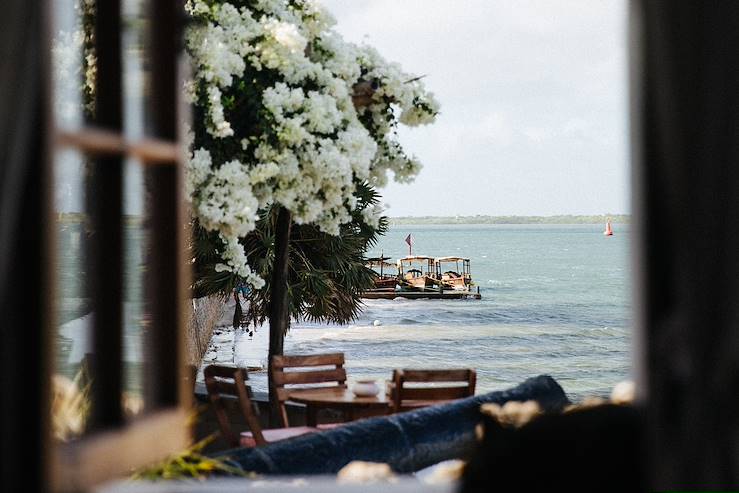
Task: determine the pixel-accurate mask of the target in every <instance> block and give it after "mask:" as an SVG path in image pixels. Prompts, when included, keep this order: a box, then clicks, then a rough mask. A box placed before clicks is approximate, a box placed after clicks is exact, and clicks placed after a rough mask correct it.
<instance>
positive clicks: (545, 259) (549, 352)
mask: <svg viewBox="0 0 739 493" xmlns="http://www.w3.org/2000/svg"><path fill="white" fill-rule="evenodd" d="M409 234H410V235H412V237H413V254H414V255H428V256H434V257H438V256H461V257H467V258H469V259H470V262H471V272H472V279H473V281H474V282H475V284H476V287H475V289H476V288H477V287H479V289H480V294H481V296H482V299H481V300H443V301H442V300H423V299H422V300H406V299H402V298H396V299H392V300H365V301H364V305H363V308H362V311H361V313H360V314H359V317H358V318H357V320H355V321H354V322H352V323H350V324H347V325H331V324H322V323H308V322H305V321H300V320H294V321H293V322H292V324H291V329H290V332H289V333H288V334H287V337H286V339H285V352H286V353H289V354H311V353H328V352H343V353H344V354H345V357H346V369H347V373H348V376H349V380H350V383H351V382H352V381H355V380H360V379H375V380H378V381H379V382H382V381H383V380H387V379H389V378H390V375H391V374H392V371H393V369H395V368H460V367H462V368H474V369H475V370H476V371H477V392H478V393H480V392H487V391H491V390H501V389H505V388H509V387H511V386H514V385H516V384H518V383H520V382H522V381H523V380H525V379H527V378H529V377H533V376H536V375H542V374H545V375H551V376H552V377H554V378H555V379H556V380H557V381H558V382H559V383H560V385H562V387H563V388H564V390H565V392H566V393H567V394H568V396H569V397H570V399H572V400H573V401H578V400H581V399H583V398H585V397H588V396H601V397H607V396H608V395H609V394H610V391H611V389H612V388H613V386H614V385H615V384H616V383H618V382H620V381H622V380H625V379H629V378H630V375H631V356H630V353H631V306H630V291H631V289H630V286H631V279H630V272H629V265H630V262H629V238H630V232H629V227H628V225H621V224H616V225H614V235H613V236H609V237H606V236H604V235H603V225H602V224H578V225H551V224H532V225H508V224H506V225H499V224H494V225H487V224H486V225H482V224H481V225H462V224H423V225H421V224H418V225H413V224H403V225H396V226H391V228H390V230H389V231H388V232H387V234H386V235H385V236H383V237H382V238H381V239H380V241H379V242H378V244H377V245H376V246H375V248H373V249H372V250H371V251H370V252H369V254H368V256H380V255H381V254H382V255H384V256H387V257H391V258H392V259H393V261H394V260H396V259H397V258H399V257H402V256H405V255H408V253H409V247H408V245H407V244H406V242H405V238H406V237H407V236H408V235H409ZM84 235H85V232H84V230H83V229H82V228H81V226H79V225H76V226H75V225H66V226H64V228H63V231H61V232H60V241H59V242H58V243H59V249H60V250H59V252H60V262H59V266H58V270H59V275H58V278H59V279H60V283H61V286H60V289H59V294H60V297H59V298H60V299H59V303H58V307H59V313H58V318H59V322H60V327H59V331H58V333H57V337H56V339H55V342H56V352H57V368H58V371H60V372H61V373H66V374H68V375H70V376H71V375H73V372H74V369H75V368H76V366H75V365H76V364H77V363H78V361H79V359H80V358H81V357H82V355H84V353H85V352H87V351H89V338H87V337H86V334H87V331H88V327H89V320H90V317H91V315H90V313H89V309H88V308H87V307H86V300H85V299H84V298H82V297H81V296H82V295H81V294H80V293H81V292H82V291H83V288H82V284H83V282H82V280H81V279H80V272H82V270H83V266H82V264H81V260H80V253H79V251H78V250H79V245H80V243H81V240H80V236H82V237H83V239H84ZM126 237H127V246H128V248H127V252H128V254H127V269H126V272H127V278H126V290H125V299H124V300H123V302H124V322H125V325H126V328H125V333H124V349H125V357H126V360H127V363H126V379H127V382H126V386H127V388H128V389H129V390H132V391H137V390H138V389H140V387H141V380H142V379H143V378H145V376H144V375H143V374H142V371H143V366H142V365H141V354H142V353H143V348H142V328H141V326H142V324H141V323H140V321H141V319H142V304H141V302H140V299H141V293H140V291H141V289H140V285H141V279H140V278H141V274H140V272H141V269H138V268H137V266H140V265H141V262H142V247H141V244H142V238H141V233H140V231H139V230H137V229H136V228H129V230H127V234H126ZM231 315H232V312H230V313H227V314H226V315H225V316H224V319H223V320H224V322H223V324H224V325H223V326H222V327H220V328H218V329H217V330H216V332H215V334H214V336H213V339H212V341H211V344H210V347H209V349H208V351H207V353H206V355H205V358H204V360H203V365H207V364H211V363H220V364H237V365H243V366H249V367H261V368H265V367H266V361H267V346H268V333H269V328H268V327H266V326H262V327H256V328H255V327H249V328H248V329H246V330H242V329H238V330H234V329H233V328H232V327H230V326H228V322H226V321H227V320H230V319H231ZM250 378H251V381H252V386H253V387H254V390H255V391H257V392H258V391H264V390H266V372H264V371H254V372H252V373H251V376H250Z"/></svg>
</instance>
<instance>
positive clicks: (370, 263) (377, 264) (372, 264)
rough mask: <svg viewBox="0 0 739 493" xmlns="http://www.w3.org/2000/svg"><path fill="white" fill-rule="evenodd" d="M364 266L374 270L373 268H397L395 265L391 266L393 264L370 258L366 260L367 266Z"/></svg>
mask: <svg viewBox="0 0 739 493" xmlns="http://www.w3.org/2000/svg"><path fill="white" fill-rule="evenodd" d="M366 265H367V267H369V268H370V269H372V268H375V267H390V268H392V269H396V268H397V267H398V266H397V265H396V264H393V263H390V262H385V261H384V260H379V259H371V258H370V259H367V264H366Z"/></svg>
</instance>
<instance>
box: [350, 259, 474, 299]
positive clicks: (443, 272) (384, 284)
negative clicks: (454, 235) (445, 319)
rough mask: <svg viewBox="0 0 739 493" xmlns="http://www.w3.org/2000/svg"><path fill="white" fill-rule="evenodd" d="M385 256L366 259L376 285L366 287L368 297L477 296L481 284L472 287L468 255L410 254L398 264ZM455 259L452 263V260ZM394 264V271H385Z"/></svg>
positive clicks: (471, 297) (442, 297)
mask: <svg viewBox="0 0 739 493" xmlns="http://www.w3.org/2000/svg"><path fill="white" fill-rule="evenodd" d="M387 260H389V258H387V257H377V258H371V259H367V267H370V268H372V269H373V270H374V271H375V272H377V280H376V281H375V288H374V289H370V290H368V291H365V292H364V293H363V294H362V297H363V298H367V299H389V300H391V299H394V298H407V299H430V300H432V299H433V300H453V299H475V300H479V299H480V298H481V296H480V288H479V287H478V288H477V290H476V292H475V291H473V290H472V288H473V286H474V283H473V282H472V276H471V274H470V259H468V258H462V257H439V258H434V257H428V256H425V255H409V256H407V257H403V258H401V259H399V260H398V262H397V266H393V264H390V263H389V262H387ZM452 263H454V265H453V266H452V265H451V264H452ZM393 267H395V271H396V272H397V274H388V270H389V269H391V268H393Z"/></svg>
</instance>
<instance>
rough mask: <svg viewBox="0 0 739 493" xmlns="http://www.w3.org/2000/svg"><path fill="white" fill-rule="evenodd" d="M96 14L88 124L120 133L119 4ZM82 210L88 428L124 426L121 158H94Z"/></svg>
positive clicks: (116, 0) (111, 3)
mask: <svg viewBox="0 0 739 493" xmlns="http://www.w3.org/2000/svg"><path fill="white" fill-rule="evenodd" d="M96 9H97V11H96V14H95V27H94V30H95V31H94V36H95V46H96V50H97V74H96V87H95V116H94V117H93V120H92V122H91V123H92V124H94V125H96V126H98V127H100V128H104V129H106V130H110V131H114V132H120V131H121V129H122V128H123V89H122V83H123V81H122V73H121V69H122V66H121V64H122V59H121V30H120V27H119V26H120V22H121V3H120V0H110V1H106V2H98V3H97V5H96ZM87 191H88V196H87V212H88V214H89V216H90V222H91V225H92V226H91V227H92V231H93V235H94V236H93V238H92V241H91V242H90V255H89V258H88V266H89V270H90V272H89V276H90V284H89V289H90V296H91V298H92V305H93V311H94V316H93V324H94V327H95V328H94V329H93V330H92V341H93V352H94V354H95V357H94V358H92V362H93V363H94V365H93V368H91V376H92V387H91V388H92V401H93V403H94V404H93V406H92V410H91V419H90V427H91V428H96V429H103V428H109V427H114V426H120V425H122V424H123V410H122V409H121V403H120V400H121V392H122V389H123V371H122V368H121V359H122V356H123V310H122V306H121V300H122V299H123V261H124V251H123V158H122V156H120V155H108V156H98V157H96V158H95V159H94V160H93V167H92V173H91V176H90V177H89V178H88V187H87Z"/></svg>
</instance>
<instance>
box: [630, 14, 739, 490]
mask: <svg viewBox="0 0 739 493" xmlns="http://www.w3.org/2000/svg"><path fill="white" fill-rule="evenodd" d="M630 21H631V22H630V25H631V35H632V38H631V50H632V51H631V59H632V74H631V75H632V109H633V113H632V123H631V127H632V130H633V135H632V148H633V152H634V154H633V156H632V158H633V163H634V177H635V180H634V182H635V186H634V197H635V201H636V202H635V207H634V210H635V212H636V213H637V217H636V221H635V225H636V233H637V238H636V240H635V242H634V250H635V252H636V254H637V261H638V263H637V266H636V269H635V273H636V276H637V277H636V280H635V284H636V286H635V287H636V288H637V293H638V296H636V297H635V304H636V317H637V320H636V322H637V331H636V333H635V339H636V342H637V346H636V349H637V358H636V362H637V364H639V365H640V366H638V367H637V371H638V373H639V374H640V376H641V378H640V381H639V387H640V390H642V392H643V393H644V394H645V396H646V398H647V401H646V404H647V406H646V407H647V411H648V412H647V419H648V421H647V428H646V432H647V436H646V438H647V443H648V452H649V458H650V463H649V468H648V471H649V475H650V479H651V484H649V485H648V486H649V488H648V489H649V490H650V491H655V490H656V491H665V490H675V489H679V490H696V489H700V490H708V489H710V490H723V489H733V488H736V487H737V485H739V443H738V437H739V301H738V300H739V193H738V192H739V165H738V164H739V91H738V90H737V88H738V87H739V3H737V2H691V1H678V0H675V1H633V2H632V4H631V19H630Z"/></svg>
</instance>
